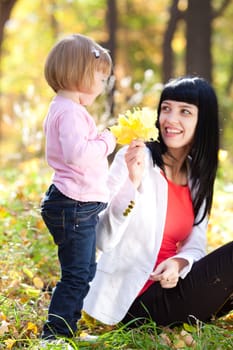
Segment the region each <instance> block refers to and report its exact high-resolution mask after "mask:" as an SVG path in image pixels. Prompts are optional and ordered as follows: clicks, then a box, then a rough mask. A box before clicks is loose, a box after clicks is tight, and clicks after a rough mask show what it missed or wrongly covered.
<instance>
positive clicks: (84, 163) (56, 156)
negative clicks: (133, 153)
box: [41, 34, 115, 342]
mask: <svg viewBox="0 0 233 350" xmlns="http://www.w3.org/2000/svg"><path fill="white" fill-rule="evenodd" d="M111 70H112V61H111V58H110V55H109V53H108V52H107V51H106V50H105V49H104V48H103V47H101V46H100V45H98V44H97V43H95V42H94V41H93V40H92V39H90V38H88V37H86V36H83V35H79V34H78V35H70V36H67V37H65V38H64V39H63V40H61V41H59V42H58V43H57V44H56V45H55V46H54V47H53V48H52V50H51V52H50V53H49V55H48V57H47V60H46V64H45V78H46V80H47V82H48V84H49V86H50V87H51V88H52V89H53V90H54V92H55V93H56V95H55V97H54V98H53V100H52V102H51V104H50V107H49V111H48V114H47V117H46V119H45V122H44V130H45V135H46V159H47V162H48V164H49V165H50V167H51V168H53V170H54V175H53V179H52V184H51V186H50V187H49V189H48V191H47V192H46V195H45V197H44V199H43V201H42V206H41V214H42V217H43V220H44V222H45V224H46V225H47V227H48V229H49V231H50V233H51V234H52V236H53V239H54V242H55V243H56V244H57V246H58V258H59V262H60V267H61V279H60V281H59V282H58V283H57V285H56V288H55V290H54V292H53V295H52V299H51V303H50V306H49V312H48V320H47V321H46V323H45V325H44V328H43V333H42V338H44V339H47V340H49V341H50V342H51V341H52V342H54V339H55V338H56V337H57V336H65V337H72V336H73V335H74V334H75V331H76V329H77V326H76V323H77V321H78V319H79V318H80V316H81V310H82V306H83V299H84V297H85V296H86V294H87V292H88V289H89V282H90V281H91V280H92V279H93V277H94V275H95V270H96V262H95V253H96V244H95V243H96V242H95V241H96V237H95V235H96V233H95V226H96V223H97V221H98V213H99V212H100V211H101V210H103V209H104V208H105V206H106V202H107V201H108V191H107V186H106V179H107V173H108V160H107V156H108V155H109V154H110V153H112V152H113V150H114V148H115V137H114V136H113V135H112V134H111V132H110V131H108V130H105V131H104V132H102V133H98V131H97V127H96V125H95V122H94V120H93V118H92V117H91V116H90V114H89V113H88V111H87V109H86V108H85V106H88V105H91V104H92V103H93V102H94V100H95V99H96V97H97V96H98V95H100V94H101V93H102V92H103V90H104V88H105V84H106V81H107V80H108V78H109V75H110V74H111Z"/></svg>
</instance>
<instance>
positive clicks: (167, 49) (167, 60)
mask: <svg viewBox="0 0 233 350" xmlns="http://www.w3.org/2000/svg"><path fill="white" fill-rule="evenodd" d="M178 2H179V0H174V1H173V2H172V5H171V7H170V10H169V12H170V20H169V22H168V25H167V28H166V32H165V34H164V40H163V63H162V81H163V82H164V83H165V82H167V81H168V80H169V79H170V78H171V77H173V75H174V57H173V56H174V55H173V50H172V39H173V37H174V34H175V31H176V26H177V23H178V21H179V20H180V19H181V18H182V16H181V12H180V11H179V9H178Z"/></svg>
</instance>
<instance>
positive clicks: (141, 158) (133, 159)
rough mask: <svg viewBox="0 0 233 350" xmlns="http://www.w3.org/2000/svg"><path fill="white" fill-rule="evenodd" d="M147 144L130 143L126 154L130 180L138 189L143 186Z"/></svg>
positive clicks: (135, 141) (139, 142) (138, 141)
mask: <svg viewBox="0 0 233 350" xmlns="http://www.w3.org/2000/svg"><path fill="white" fill-rule="evenodd" d="M145 147H146V146H145V144H144V142H143V141H140V140H134V141H132V142H131V143H130V145H129V147H128V150H127V152H126V154H125V161H126V164H127V167H128V171H129V178H130V180H131V181H132V183H133V184H134V186H135V187H136V188H137V189H138V187H139V186H140V184H141V180H142V174H143V171H144V165H145Z"/></svg>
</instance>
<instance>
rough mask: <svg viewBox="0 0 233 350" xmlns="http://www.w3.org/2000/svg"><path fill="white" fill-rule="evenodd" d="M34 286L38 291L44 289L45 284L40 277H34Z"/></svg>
mask: <svg viewBox="0 0 233 350" xmlns="http://www.w3.org/2000/svg"><path fill="white" fill-rule="evenodd" d="M33 284H34V286H35V287H36V288H37V289H42V288H44V282H43V281H42V279H41V278H40V277H34V278H33Z"/></svg>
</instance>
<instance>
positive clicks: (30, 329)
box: [27, 322, 38, 334]
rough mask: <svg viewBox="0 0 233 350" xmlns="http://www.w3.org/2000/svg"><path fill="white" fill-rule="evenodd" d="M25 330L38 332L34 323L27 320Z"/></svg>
mask: <svg viewBox="0 0 233 350" xmlns="http://www.w3.org/2000/svg"><path fill="white" fill-rule="evenodd" d="M27 331H31V332H33V333H34V334H38V328H37V326H36V325H35V324H34V323H32V322H28V324H27Z"/></svg>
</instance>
